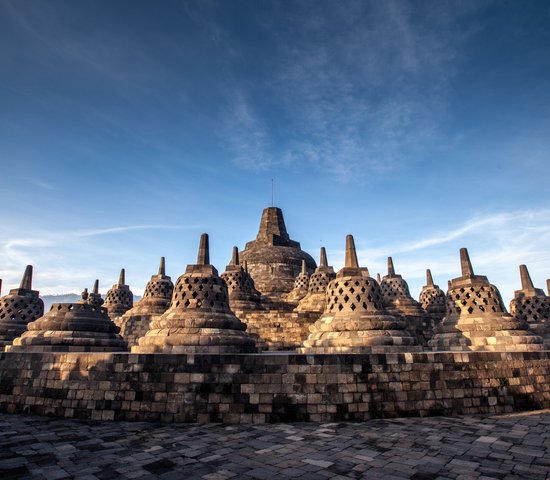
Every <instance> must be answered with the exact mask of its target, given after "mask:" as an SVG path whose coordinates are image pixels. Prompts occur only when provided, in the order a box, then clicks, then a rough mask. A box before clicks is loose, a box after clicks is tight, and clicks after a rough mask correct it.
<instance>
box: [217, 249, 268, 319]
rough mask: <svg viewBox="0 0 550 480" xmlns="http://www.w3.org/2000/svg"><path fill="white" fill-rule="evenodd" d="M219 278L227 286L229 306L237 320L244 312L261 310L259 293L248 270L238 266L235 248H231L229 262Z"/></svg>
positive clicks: (237, 254) (237, 252)
mask: <svg viewBox="0 0 550 480" xmlns="http://www.w3.org/2000/svg"><path fill="white" fill-rule="evenodd" d="M220 276H221V278H222V279H223V280H224V281H225V283H226V285H227V291H228V293H229V306H230V308H231V310H232V311H233V312H234V313H235V314H236V315H237V316H238V317H239V318H241V317H240V314H242V313H244V312H248V311H257V310H263V307H262V305H261V301H260V293H259V292H258V291H257V290H256V287H255V286H254V280H252V277H251V276H250V274H249V273H248V269H247V268H243V266H242V265H241V264H240V261H239V249H238V248H237V247H233V253H232V256H231V262H230V263H229V265H227V266H226V267H225V272H223V273H222V274H221V275H220Z"/></svg>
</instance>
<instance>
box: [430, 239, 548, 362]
mask: <svg viewBox="0 0 550 480" xmlns="http://www.w3.org/2000/svg"><path fill="white" fill-rule="evenodd" d="M460 265H461V270H462V276H461V277H458V278H454V279H453V280H451V284H450V287H449V291H448V292H447V315H446V316H445V318H444V319H443V321H442V322H441V324H440V325H439V326H437V327H436V329H435V335H434V337H433V338H432V340H430V342H429V345H430V346H431V347H433V348H434V349H436V350H492V351H531V350H541V349H542V338H541V337H539V336H537V335H535V334H533V333H531V332H529V331H528V330H526V326H525V324H522V323H521V322H520V321H519V320H517V319H516V318H514V317H513V316H512V315H510V314H509V313H508V312H507V311H506V308H505V307H504V303H503V301H502V297H501V296H500V292H499V291H498V289H497V288H496V287H495V286H494V285H491V284H490V283H489V280H488V279H487V277H485V276H483V275H475V274H474V271H473V268H472V264H471V262H470V257H469V255H468V250H466V249H465V248H462V249H460Z"/></svg>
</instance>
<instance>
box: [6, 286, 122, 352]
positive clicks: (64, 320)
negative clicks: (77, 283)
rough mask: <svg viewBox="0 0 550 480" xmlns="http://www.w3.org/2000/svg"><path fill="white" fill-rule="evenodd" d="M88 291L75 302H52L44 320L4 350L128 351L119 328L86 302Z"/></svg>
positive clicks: (37, 321) (105, 312)
mask: <svg viewBox="0 0 550 480" xmlns="http://www.w3.org/2000/svg"><path fill="white" fill-rule="evenodd" d="M87 300H88V291H87V290H85V291H84V292H83V294H82V299H81V300H80V301H79V302H77V303H55V304H53V305H52V307H51V309H50V311H49V312H48V313H46V315H44V316H43V317H41V318H39V319H38V320H35V321H34V322H31V323H29V324H28V325H27V331H25V332H24V333H23V334H22V335H21V336H20V337H17V338H16V339H15V340H14V341H13V344H12V345H8V346H7V347H6V350H7V351H11V352H14V351H29V352H116V351H125V350H127V345H126V342H125V341H124V340H123V339H122V337H121V336H120V335H118V332H119V328H118V327H117V326H116V325H115V324H114V323H113V322H112V321H111V319H110V318H109V316H108V315H107V311H106V310H105V309H104V308H103V307H96V306H95V305H91V304H90V303H88V301H87Z"/></svg>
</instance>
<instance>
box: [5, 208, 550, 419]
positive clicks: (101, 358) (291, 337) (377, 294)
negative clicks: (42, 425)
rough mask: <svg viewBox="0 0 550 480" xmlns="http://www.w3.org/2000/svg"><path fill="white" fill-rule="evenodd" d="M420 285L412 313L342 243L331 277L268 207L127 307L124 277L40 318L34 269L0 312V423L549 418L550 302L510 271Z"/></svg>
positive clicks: (464, 264)
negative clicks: (215, 260) (35, 418)
mask: <svg viewBox="0 0 550 480" xmlns="http://www.w3.org/2000/svg"><path fill="white" fill-rule="evenodd" d="M460 259H461V270H462V275H461V276H460V277H458V278H455V279H453V280H452V281H450V282H449V283H448V291H447V292H446V293H445V292H443V290H441V289H440V288H439V287H438V286H437V285H435V284H434V282H433V278H432V276H431V272H430V271H429V270H428V271H427V275H426V285H425V286H424V288H423V289H422V292H421V294H420V302H417V301H416V300H414V299H413V298H412V297H411V294H410V291H409V287H408V284H407V282H406V280H405V279H404V278H403V277H402V276H401V275H399V274H397V273H396V272H395V268H394V265H393V260H392V259H391V257H390V258H389V259H388V273H387V275H385V276H384V277H383V278H378V279H377V280H376V279H374V278H372V277H371V275H370V273H369V270H368V269H367V268H366V267H364V266H363V267H361V266H360V265H359V262H358V259H357V253H356V250H355V242H354V239H353V237H352V236H351V235H348V237H347V238H346V249H345V265H344V267H343V268H341V269H340V270H339V271H338V273H336V274H335V273H334V269H333V268H332V267H330V266H329V264H328V260H327V255H326V251H325V249H324V248H322V249H321V251H320V255H319V266H316V264H315V261H314V260H313V259H312V258H311V256H310V255H309V254H307V253H305V252H303V251H302V250H301V248H300V244H299V243H298V242H296V241H294V240H291V239H290V237H289V235H288V233H287V231H286V226H285V222H284V219H283V214H282V211H281V210H280V209H278V208H274V207H272V208H267V209H265V210H264V211H263V215H262V220H261V223H260V229H259V232H258V235H257V237H256V240H253V241H251V242H248V243H247V244H246V246H245V248H244V250H242V251H241V252H239V249H238V248H237V247H234V248H233V252H232V255H231V260H230V262H229V264H228V265H227V266H226V268H225V271H224V272H223V273H222V274H221V275H218V271H217V270H216V268H215V267H214V266H213V265H211V264H210V255H209V238H208V235H206V234H203V235H202V236H201V239H200V244H199V252H198V256H197V260H196V262H195V263H193V264H190V265H188V266H187V268H186V270H185V273H184V274H183V275H181V276H180V277H179V278H178V280H177V281H176V284H175V286H174V285H173V284H172V280H171V278H170V277H169V276H168V275H166V272H165V261H164V258H161V262H160V266H159V270H158V273H157V274H156V275H152V276H151V278H150V280H149V282H148V283H147V285H146V287H145V293H144V295H143V298H142V299H141V300H140V301H139V302H137V303H136V304H135V305H133V295H132V292H131V291H130V288H129V287H128V285H126V284H125V278H124V270H122V272H121V276H120V279H119V282H118V283H117V284H116V285H114V286H113V287H112V288H111V289H110V290H109V292H108V294H107V298H106V300H105V302H103V299H102V298H101V295H100V294H99V282H98V281H97V280H96V282H95V284H94V286H93V288H92V291H91V293H88V291H87V290H85V291H84V292H83V293H82V298H81V299H80V300H79V301H77V302H72V303H58V304H55V305H53V306H52V307H51V309H50V311H49V312H47V313H46V314H44V313H43V311H42V310H43V304H42V302H41V300H40V298H39V296H38V292H37V291H34V290H32V285H31V279H32V267H30V266H29V267H27V270H26V272H25V276H24V278H23V281H22V282H21V286H20V288H18V289H13V290H11V291H10V292H9V294H8V295H6V296H4V297H2V298H0V340H1V341H2V342H3V343H2V346H3V345H5V351H3V352H2V353H0V412H8V413H31V414H40V415H55V416H60V417H69V418H79V419H83V420H85V421H95V420H103V421H104V420H131V421H155V422H199V423H206V422H223V423H275V422H298V421H315V422H326V423H329V422H341V421H362V420H367V419H370V418H382V417H383V418H392V417H399V416H407V417H408V416H433V415H468V414H480V413H483V414H491V415H494V414H500V413H510V412H514V411H521V410H532V409H550V350H549V347H550V345H549V343H548V339H549V331H548V318H549V314H548V302H549V297H548V296H547V295H546V294H545V292H543V291H542V290H540V289H537V288H535V287H534V286H533V282H532V281H531V278H530V277H529V273H528V272H527V268H526V267H525V266H523V265H522V266H521V267H520V276H521V289H520V290H517V291H516V292H515V298H514V299H513V300H512V303H511V305H510V313H508V312H507V311H506V309H505V307H504V304H503V302H502V298H501V296H500V293H499V291H498V289H497V288H496V287H495V286H494V285H492V284H491V283H490V282H489V280H488V279H487V277H485V276H482V275H476V274H474V272H473V268H472V265H471V262H470V259H469V256H468V252H467V250H466V249H462V250H461V252H460Z"/></svg>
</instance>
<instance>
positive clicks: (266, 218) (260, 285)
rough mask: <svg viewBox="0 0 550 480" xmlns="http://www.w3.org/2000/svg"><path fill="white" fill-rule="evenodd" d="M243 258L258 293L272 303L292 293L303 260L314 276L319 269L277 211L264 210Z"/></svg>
mask: <svg viewBox="0 0 550 480" xmlns="http://www.w3.org/2000/svg"><path fill="white" fill-rule="evenodd" d="M240 258H241V261H243V262H245V261H246V262H247V264H248V271H249V273H250V275H251V276H252V278H253V279H254V285H255V286H256V289H257V290H258V291H259V292H260V293H261V294H262V295H265V296H267V297H269V298H270V299H272V300H282V299H284V297H285V296H286V295H287V294H288V293H290V292H291V291H292V289H293V288H294V280H295V279H296V277H297V276H298V274H299V273H300V272H301V271H302V260H303V261H305V266H306V271H307V273H308V274H310V275H311V274H312V273H313V272H314V271H315V268H316V267H317V265H316V263H315V260H313V258H312V257H311V256H310V255H309V254H307V253H306V252H304V251H303V250H302V249H301V248H300V243H298V242H296V241H294V240H291V239H290V236H289V235H288V233H287V231H286V226H285V220H284V218H283V212H282V210H281V209H280V208H277V207H269V208H265V209H264V211H263V213H262V220H261V222H260V229H259V231H258V235H257V236H256V240H253V241H251V242H248V243H247V244H246V246H245V249H244V250H243V251H242V252H241V253H240Z"/></svg>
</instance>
